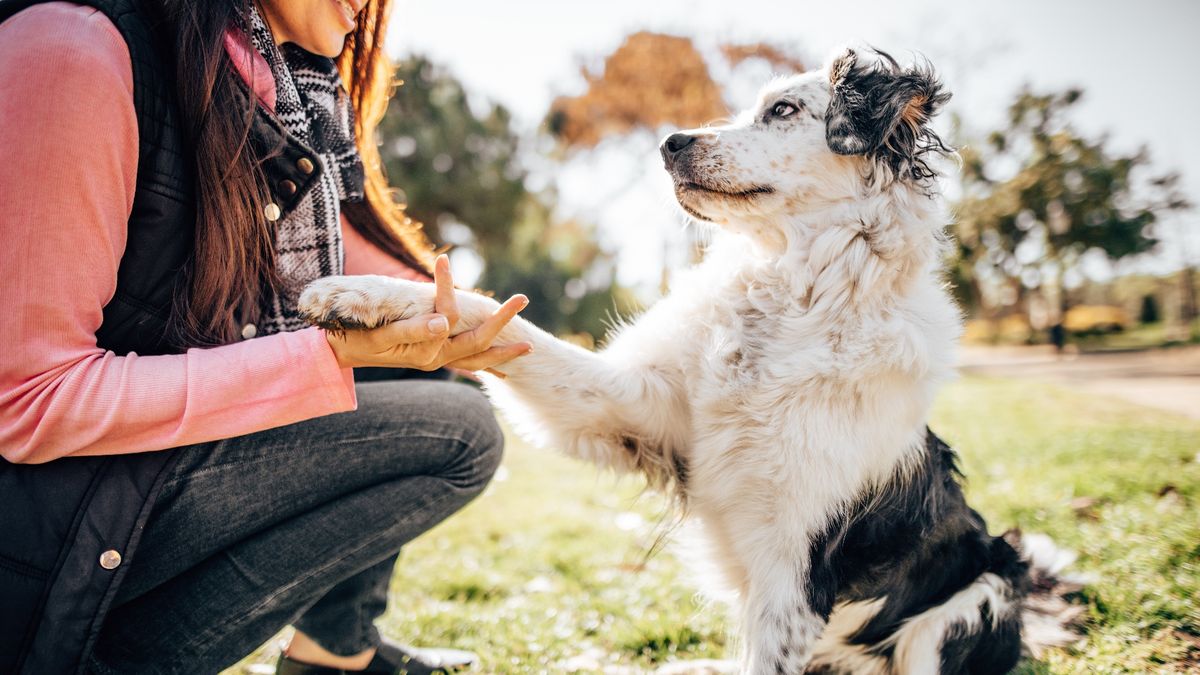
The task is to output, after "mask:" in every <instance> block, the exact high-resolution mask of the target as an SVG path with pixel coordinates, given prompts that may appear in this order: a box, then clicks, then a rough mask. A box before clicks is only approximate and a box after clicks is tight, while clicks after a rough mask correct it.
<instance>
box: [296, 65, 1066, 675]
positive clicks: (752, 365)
mask: <svg viewBox="0 0 1200 675" xmlns="http://www.w3.org/2000/svg"><path fill="white" fill-rule="evenodd" d="M948 99H949V93H947V92H946V91H945V89H944V87H943V85H942V84H941V82H940V81H939V80H938V78H937V76H936V75H935V73H934V72H933V70H932V68H931V67H930V66H929V64H928V63H927V62H922V63H918V64H915V65H911V66H901V65H900V64H899V63H898V62H897V61H896V60H895V59H893V58H892V57H891V56H889V55H887V54H886V53H883V52H879V51H874V50H873V51H871V52H864V53H862V54H860V53H858V52H857V51H855V50H846V51H844V52H842V53H840V54H838V55H837V56H836V58H833V59H832V60H831V61H830V62H829V63H828V64H827V65H826V66H825V67H824V68H822V69H821V70H820V71H816V72H810V73H805V74H801V75H797V76H792V77H788V78H783V79H778V80H776V81H774V82H772V83H770V84H768V85H767V86H766V87H765V88H764V89H763V90H762V91H761V93H760V95H759V98H758V101H757V103H756V104H755V105H754V106H753V107H751V108H750V109H748V110H747V111H745V112H744V113H742V114H741V115H740V116H738V117H737V118H736V119H734V120H733V121H732V122H730V123H728V124H726V125H722V126H712V127H705V128H700V129H694V130H690V131H684V132H680V133H675V134H672V135H670V136H669V137H667V138H666V139H665V140H664V141H663V142H662V145H661V153H662V156H663V160H664V165H665V167H666V169H667V171H668V172H670V174H671V176H672V178H673V180H674V187H675V197H676V199H677V201H678V203H679V205H680V206H681V207H682V209H683V210H684V211H685V212H686V213H687V214H689V215H690V216H691V217H692V218H693V219H695V220H698V221H703V222H706V223H711V224H713V225H715V226H716V230H717V233H716V234H715V235H714V237H713V240H712V243H711V245H710V246H709V248H708V250H707V253H706V256H705V258H704V260H703V261H702V262H701V263H699V264H698V265H697V266H696V267H694V268H693V269H691V270H689V271H688V272H686V274H685V276H683V277H682V278H680V279H679V280H678V281H677V282H676V283H675V284H674V288H673V289H672V292H671V293H670V295H669V296H668V297H666V298H664V299H663V300H661V301H660V302H658V303H657V304H655V305H654V306H653V307H651V308H650V309H649V310H648V311H647V312H646V313H645V314H644V315H642V316H641V317H640V318H638V319H637V320H636V321H634V322H632V323H631V324H629V325H626V326H624V327H622V328H620V329H619V330H618V331H617V332H616V335H615V336H614V337H613V338H612V339H611V341H610V343H609V344H608V345H607V347H606V348H604V349H603V350H602V351H599V352H592V351H588V350H585V349H582V348H580V347H577V346H575V345H572V344H568V343H566V342H563V341H560V340H558V339H556V338H554V337H552V336H550V335H548V334H546V333H544V332H542V331H540V330H539V329H537V328H536V327H534V326H532V325H531V324H529V323H528V322H525V321H524V320H522V319H519V318H518V319H515V320H514V321H513V322H511V323H510V324H509V325H508V327H506V328H505V329H504V331H503V332H502V333H501V335H500V337H499V342H498V343H500V344H504V343H514V342H518V341H528V342H531V343H532V344H533V345H534V351H533V353H532V354H530V355H528V356H525V357H522V358H519V359H517V360H515V361H513V362H511V363H509V364H506V365H505V366H503V367H502V370H504V371H505V375H506V377H505V378H503V379H499V378H495V377H486V376H485V378H486V388H487V390H488V392H489V395H490V396H491V397H492V398H493V400H494V401H495V403H496V404H497V405H498V407H499V408H500V409H501V410H502V411H503V412H504V413H505V414H506V416H507V417H508V418H509V419H510V420H511V421H512V422H513V424H514V427H515V428H516V429H517V431H518V432H519V433H521V434H522V435H524V436H526V437H527V438H529V439H531V440H533V441H535V442H537V443H539V444H541V445H543V446H547V447H552V448H557V449H560V450H564V451H566V452H567V453H568V454H570V455H573V456H575V457H579V458H582V459H584V460H587V461H589V462H592V463H594V464H597V465H600V466H603V467H609V468H612V469H615V470H617V471H619V472H632V473H637V474H640V475H641V476H643V477H645V479H646V480H647V481H648V482H649V484H650V485H651V486H653V487H654V488H657V489H659V490H661V491H662V492H664V493H666V494H668V495H670V496H671V497H672V498H673V500H674V502H675V503H676V504H677V506H678V508H679V510H680V512H682V513H685V514H686V516H687V518H688V519H689V520H690V521H692V522H693V523H694V524H696V525H697V526H698V529H699V530H700V531H701V533H702V537H703V541H704V550H705V553H704V558H705V559H706V562H707V563H710V564H711V565H712V566H714V567H715V568H716V570H717V572H718V574H719V578H720V580H721V583H722V584H723V588H724V589H725V590H726V591H728V593H729V595H730V596H731V597H732V603H733V606H734V608H735V612H734V613H735V615H736V617H735V618H736V621H737V625H738V627H739V629H738V632H739V636H740V639H739V644H740V659H739V670H740V671H741V672H744V673H748V674H750V675H766V674H773V673H801V672H807V673H833V672H838V673H842V672H844V673H1003V672H1007V671H1008V670H1010V669H1011V668H1012V667H1013V666H1014V665H1015V664H1016V663H1017V661H1018V659H1019V658H1020V656H1021V654H1022V651H1023V648H1024V650H1025V651H1032V652H1035V653H1036V652H1037V651H1038V650H1039V649H1041V648H1043V647H1045V646H1049V645H1056V644H1063V643H1064V642H1067V641H1069V640H1071V639H1072V633H1071V632H1070V631H1069V630H1068V628H1067V623H1068V622H1069V621H1070V620H1071V619H1072V618H1073V615H1074V614H1075V613H1077V612H1078V610H1077V609H1076V608H1073V607H1072V606H1071V605H1069V604H1068V603H1067V602H1065V601H1064V600H1063V599H1062V597H1061V596H1062V595H1063V594H1064V593H1065V592H1066V591H1067V590H1070V582H1069V581H1068V580H1066V579H1065V578H1064V577H1062V576H1060V572H1061V571H1062V569H1063V567H1064V566H1065V564H1066V563H1067V562H1069V557H1068V556H1067V555H1066V554H1064V553H1063V552H1061V551H1059V550H1058V549H1056V548H1054V547H1053V545H1052V544H1050V543H1049V541H1048V540H1046V539H1045V538H1040V537H1024V538H1023V537H1021V536H1020V535H1019V534H1018V533H1016V532H1015V531H1014V532H1009V533H1007V534H1005V535H1004V536H1000V537H996V536H992V535H990V534H988V531H987V528H986V525H985V523H984V521H983V519H982V518H981V517H980V516H979V514H978V513H976V512H975V511H973V510H972V509H971V508H970V507H969V506H968V505H967V503H966V501H965V500H964V498H963V493H962V491H961V489H960V483H959V481H960V476H959V473H958V469H957V468H956V456H955V453H954V451H953V450H951V449H950V448H949V447H947V446H946V444H945V443H943V442H942V441H941V440H940V439H939V438H938V437H937V436H936V435H934V434H933V432H931V431H930V430H929V429H928V428H927V426H926V421H927V418H928V415H929V410H930V406H931V404H932V402H933V399H934V395H935V394H936V393H937V391H938V388H939V386H940V385H941V384H942V383H943V382H945V381H946V380H947V379H948V378H949V377H951V375H952V370H953V368H952V352H953V350H954V347H955V344H956V342H957V340H958V337H959V334H960V331H961V317H960V314H959V312H958V310H957V308H956V307H955V305H954V303H953V302H952V300H951V298H950V297H949V294H948V292H947V289H946V287H945V284H944V283H943V281H942V279H941V276H940V261H941V260H942V256H943V251H944V250H945V248H946V245H945V236H944V234H943V227H944V225H945V223H946V222H947V220H948V219H947V216H946V215H945V213H944V211H943V209H942V206H941V204H940V195H939V188H938V178H939V175H938V172H937V171H936V169H935V168H934V165H933V164H932V162H933V160H934V159H935V158H936V157H937V156H938V155H947V154H951V153H952V151H951V150H950V149H949V148H948V147H946V146H945V145H944V144H943V143H942V141H941V140H940V139H939V138H938V136H937V134H936V133H935V132H934V131H933V130H932V129H931V127H930V121H931V119H932V118H933V117H934V116H935V115H936V114H937V113H938V111H939V110H940V108H941V107H942V106H943V105H944V104H945V103H946V101H947V100H948ZM433 301H434V294H433V288H432V286H431V285H430V284H419V283H414V282H408V281H403V280H398V279H392V278H387V277H370V276H366V277H331V278H326V279H322V280H318V281H316V282H314V283H313V284H311V285H310V286H309V287H308V288H307V289H306V291H305V292H304V293H303V295H302V297H301V299H300V308H301V311H302V313H303V315H304V316H305V317H307V318H308V319H309V320H310V321H311V322H313V323H315V324H317V325H322V326H326V327H332V328H337V329H346V328H356V327H374V326H379V325H382V324H384V323H386V322H388V321H393V320H397V319H401V318H407V317H411V316H416V315H420V314H424V313H428V312H431V311H433ZM458 301H459V307H460V312H461V318H460V322H459V325H458V326H457V327H456V330H469V329H470V328H472V327H474V326H476V325H478V324H479V323H480V322H481V321H482V320H484V319H485V318H486V317H487V316H489V315H490V314H491V313H492V312H493V311H494V310H495V309H496V307H497V304H496V302H495V301H493V300H491V299H489V298H486V297H484V296H482V295H478V294H471V293H461V292H460V293H459V300H458Z"/></svg>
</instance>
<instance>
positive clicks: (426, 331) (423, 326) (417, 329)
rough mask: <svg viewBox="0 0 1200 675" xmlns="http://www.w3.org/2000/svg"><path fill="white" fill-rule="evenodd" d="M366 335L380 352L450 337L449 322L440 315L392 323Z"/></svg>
mask: <svg viewBox="0 0 1200 675" xmlns="http://www.w3.org/2000/svg"><path fill="white" fill-rule="evenodd" d="M368 333H369V334H370V336H371V339H372V341H374V343H375V344H376V345H377V346H379V347H380V348H381V350H382V349H383V348H391V347H395V346H396V345H407V344H414V343H418V342H428V341H430V340H438V341H441V340H444V339H445V338H446V337H448V336H449V335H450V320H449V319H448V318H446V317H445V316H444V315H442V314H423V315H421V316H414V317H413V318H411V319H404V320H403V321H393V322H392V323H389V324H385V325H383V326H380V327H379V328H375V329H372V330H370V331H368Z"/></svg>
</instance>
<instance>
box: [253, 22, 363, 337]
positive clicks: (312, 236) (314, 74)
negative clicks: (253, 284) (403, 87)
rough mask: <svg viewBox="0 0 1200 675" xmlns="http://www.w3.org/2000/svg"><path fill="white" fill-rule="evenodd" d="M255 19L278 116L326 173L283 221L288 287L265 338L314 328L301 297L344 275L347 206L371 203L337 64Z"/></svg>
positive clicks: (268, 313) (272, 308) (283, 283)
mask: <svg viewBox="0 0 1200 675" xmlns="http://www.w3.org/2000/svg"><path fill="white" fill-rule="evenodd" d="M249 19H250V30H249V32H250V39H251V42H252V44H253V45H254V48H255V49H256V50H258V52H259V53H260V54H262V56H263V58H264V59H266V61H267V64H268V65H269V66H270V67H271V73H272V74H273V75H274V76H275V90H276V102H275V115H276V117H277V118H278V119H279V122H280V123H281V124H282V125H283V127H284V129H286V130H287V132H288V133H289V134H290V135H292V136H294V137H295V138H296V139H298V140H299V141H300V142H302V143H303V144H304V145H306V146H308V147H309V148H312V149H313V150H314V151H315V152H316V154H317V156H318V157H319V158H320V161H321V168H322V171H321V177H320V181H319V183H318V184H317V186H316V187H315V188H314V189H312V190H310V191H309V192H308V194H307V195H305V197H304V198H303V199H302V200H301V201H300V203H299V204H297V205H296V208H295V209H293V210H292V211H291V212H289V213H288V214H287V217H286V218H283V219H281V220H279V221H277V222H276V223H275V267H276V272H277V274H278V277H279V281H280V284H279V288H278V289H277V293H276V294H275V296H274V297H273V298H272V299H271V300H270V302H269V303H268V304H267V305H266V306H265V307H264V308H263V314H262V316H261V317H260V318H259V321H258V334H260V335H261V334H270V333H278V332H282V331H292V330H299V329H301V328H304V327H306V326H307V325H308V324H307V323H305V322H304V321H303V320H301V319H300V317H299V316H298V315H297V313H296V303H297V301H298V300H299V297H300V292H301V291H302V290H303V289H304V286H305V285H307V284H308V283H309V282H310V281H313V280H314V279H318V278H320V277H325V276H329V275H332V274H341V273H342V262H343V255H342V230H341V223H340V213H341V206H340V201H357V200H361V199H362V198H363V166H362V158H361V157H360V156H359V154H358V147H357V146H356V145H355V142H354V107H353V106H352V105H351V103H350V97H349V95H348V94H347V93H346V89H345V87H344V86H343V85H342V79H341V76H340V75H339V74H338V71H337V66H336V65H335V64H334V62H333V59H329V58H326V57H323V56H317V55H315V54H312V53H310V52H307V51H304V50H303V49H300V48H299V47H296V46H295V45H291V44H286V45H283V47H282V49H281V48H280V47H279V46H277V45H276V44H275V38H274V37H273V36H272V35H271V29H270V28H269V27H268V26H267V24H266V22H265V21H263V19H262V16H260V15H259V13H258V10H257V8H255V7H254V6H253V5H251V8H250V17H249Z"/></svg>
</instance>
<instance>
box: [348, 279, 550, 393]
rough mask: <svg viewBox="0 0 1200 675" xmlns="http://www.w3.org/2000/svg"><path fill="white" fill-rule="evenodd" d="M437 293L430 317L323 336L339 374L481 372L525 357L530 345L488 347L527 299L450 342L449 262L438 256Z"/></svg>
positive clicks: (517, 299)
mask: <svg viewBox="0 0 1200 675" xmlns="http://www.w3.org/2000/svg"><path fill="white" fill-rule="evenodd" d="M433 280H434V285H435V286H436V289H437V291H436V292H437V297H436V299H435V301H434V313H433V314H426V315H423V316H416V317H413V318H411V319H405V320H403V321H395V322H392V323H389V324H387V325H384V326H380V327H379V328H372V329H368V330H348V331H345V332H343V333H340V334H334V333H330V332H326V333H325V337H326V339H327V340H329V346H330V347H332V348H333V353H334V356H336V357H337V361H338V365H340V366H341V367H343V368H360V367H364V366H376V367H383V368H415V369H417V370H426V371H428V370H437V369H438V368H442V367H449V368H459V369H462V370H485V369H489V368H492V367H494V366H498V365H500V364H503V363H507V362H509V361H511V360H513V359H515V358H517V357H518V356H523V355H525V354H528V353H529V352H530V351H532V350H533V345H531V344H529V343H528V342H518V343H516V344H512V345H505V346H502V347H493V346H492V342H493V341H494V340H495V339H496V336H497V335H499V334H500V331H501V330H502V329H503V328H504V326H505V325H507V324H508V322H509V321H511V320H512V319H513V317H515V316H516V315H517V313H518V312H520V311H521V310H523V309H525V307H526V305H528V304H529V299H528V298H526V297H525V296H523V295H514V296H513V297H511V298H509V299H508V300H507V301H506V302H505V303H504V304H502V305H500V307H499V308H498V309H497V310H496V311H495V312H494V313H493V314H492V315H491V316H490V317H489V318H488V319H487V320H485V321H484V322H483V323H481V324H480V325H479V326H477V327H476V328H475V329H473V330H470V331H466V332H464V333H460V334H458V335H455V336H454V337H451V334H452V333H453V330H454V325H455V324H456V323H457V322H458V303H457V301H456V300H455V297H454V282H453V280H452V279H451V277H450V261H449V259H448V258H447V257H446V256H445V255H440V256H438V258H437V261H436V262H435V263H434V267H433Z"/></svg>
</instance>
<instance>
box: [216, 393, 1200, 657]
mask: <svg viewBox="0 0 1200 675" xmlns="http://www.w3.org/2000/svg"><path fill="white" fill-rule="evenodd" d="M933 426H934V428H935V429H937V430H938V432H939V433H940V434H941V435H942V436H943V437H944V438H945V439H946V440H947V441H949V442H951V443H952V444H953V445H954V446H956V447H957V448H959V450H960V451H961V453H962V455H963V469H964V471H965V472H966V474H967V476H968V480H969V487H968V493H969V499H970V500H971V502H972V504H973V505H974V506H975V508H977V509H978V510H980V511H981V512H982V513H983V514H984V516H985V517H986V518H987V519H988V522H989V524H990V525H991V527H992V529H993V531H995V532H999V531H1001V530H1003V529H1006V528H1008V527H1009V526H1012V525H1020V526H1021V527H1022V528H1023V529H1024V530H1026V531H1037V532H1045V533H1048V534H1050V535H1051V536H1053V537H1054V538H1055V539H1056V541H1057V542H1058V543H1060V544H1061V545H1064V546H1066V547H1068V548H1072V549H1074V550H1076V551H1078V552H1079V554H1080V558H1079V561H1078V563H1077V565H1076V567H1077V569H1079V570H1080V571H1082V572H1085V573H1088V574H1090V575H1092V576H1093V577H1094V578H1095V582H1094V583H1092V584H1091V585H1089V586H1088V587H1087V588H1086V589H1085V590H1084V591H1083V593H1082V594H1081V596H1080V598H1079V602H1082V603H1085V604H1086V605H1087V612H1086V621H1087V625H1086V637H1085V639H1084V640H1083V641H1082V642H1081V644H1080V645H1079V646H1078V647H1077V648H1074V649H1070V650H1063V651H1055V652H1053V653H1050V654H1049V655H1047V656H1045V657H1044V658H1043V659H1042V660H1040V661H1038V662H1034V663H1026V664H1024V665H1023V666H1022V672H1024V673H1119V672H1138V673H1144V672H1168V673H1169V672H1200V609H1198V604H1197V598H1198V597H1200V516H1198V515H1197V513H1198V511H1197V508H1198V507H1200V423H1197V422H1193V421H1189V420H1186V419H1183V418H1180V417H1176V416H1172V415H1169V414H1166V413H1158V412H1154V411H1150V410H1147V409H1144V408H1138V407H1133V406H1130V405H1128V404H1125V403H1120V402H1116V401H1113V400H1109V399H1104V398H1094V397H1084V396H1081V395H1078V394H1075V393H1072V392H1068V391H1066V390H1062V389H1057V388H1054V387H1049V386H1046V385H1042V384H1037V385H1030V384H1028V383H1024V382H1017V381H1008V380H990V379H980V378H967V379H964V380H962V381H959V382H957V383H955V384H953V385H952V386H950V387H948V388H947V389H946V390H945V391H944V392H943V394H942V396H941V397H940V399H939V401H938V405H937V407H936V410H935V414H934V418H933ZM639 491H640V489H639V486H638V485H637V484H635V483H634V482H633V481H629V480H627V481H624V482H617V481H615V480H614V479H612V478H609V477H606V476H601V475H598V474H597V473H596V472H595V471H594V470H593V469H592V468H591V467H588V466H584V465H581V464H578V463H575V462H572V461H569V460H566V459H563V458H561V457H558V456H556V455H553V454H550V453H545V452H541V451H537V450H534V449H531V448H529V447H527V446H525V445H524V444H522V443H521V442H519V441H518V440H516V439H515V438H514V439H511V440H510V445H509V451H508V454H507V458H506V460H505V465H504V468H503V469H502V470H501V473H500V474H499V475H498V477H497V480H496V481H495V482H494V483H493V485H492V486H491V487H490V488H489V490H488V492H487V493H485V494H484V495H483V496H482V497H481V498H480V499H479V500H477V501H476V502H475V503H473V504H472V505H470V506H469V507H468V508H467V509H465V510H464V511H463V512H462V513H460V514H458V515H457V516H456V517H454V518H452V519H450V520H449V521H448V522H447V523H445V524H443V525H442V526H440V527H438V528H436V529H435V530H433V531H432V532H429V533H427V534H426V535H425V536H423V537H421V538H420V539H419V540H417V541H416V542H413V543H412V544H411V545H410V546H409V547H408V548H407V549H406V551H405V553H404V555H403V556H402V558H401V562H400V565H399V566H398V567H397V570H396V575H395V577H394V579H393V582H392V587H391V594H392V602H391V606H392V607H394V608H396V609H393V610H392V611H390V612H389V613H388V614H387V615H386V616H385V617H383V619H382V620H381V621H380V626H381V629H382V630H383V631H384V632H386V633H388V634H389V635H392V636H395V637H398V638H402V639H409V640H413V641H418V642H420V643H423V644H441V645H453V646H457V647H461V648H465V649H472V650H475V651H477V652H479V653H480V654H482V655H483V658H484V666H483V669H482V670H483V671H484V672H489V673H542V672H545V673H560V672H614V673H622V672H631V673H635V672H642V671H645V670H650V669H653V667H654V666H655V665H657V664H661V663H663V662H666V661H668V660H672V659H677V658H701V657H718V656H721V655H723V654H724V653H725V651H726V648H727V645H728V638H727V634H728V628H729V627H728V624H727V623H726V622H725V621H724V619H723V615H722V612H721V611H720V609H719V608H717V607H706V606H705V605H704V604H703V603H702V602H701V601H700V600H698V598H697V596H696V593H695V587H694V586H693V585H692V584H691V583H689V580H688V579H689V576H688V573H687V571H686V570H685V568H684V567H683V566H682V565H681V564H680V562H679V561H678V560H677V559H676V558H675V557H674V556H673V554H672V553H671V550H670V548H669V547H668V548H667V550H665V551H664V552H660V553H657V554H655V555H653V556H651V557H649V558H647V557H646V551H647V549H648V548H649V547H650V546H651V544H652V543H653V541H654V539H655V536H656V535H657V529H656V523H657V522H658V521H659V518H660V516H661V515H662V514H661V508H662V503H661V502H660V501H659V500H658V499H656V498H654V497H652V496H641V497H639ZM271 651H272V648H271V647H269V646H268V647H267V648H265V649H263V650H260V651H259V653H257V654H255V655H254V656H252V657H250V658H248V659H247V660H246V661H244V662H243V664H241V666H240V667H239V668H235V669H232V670H231V671H229V673H230V674H232V673H238V672H250V673H254V672H271V671H270V669H269V668H268V667H264V666H260V665H256V664H263V663H270V662H271V660H272V659H271Z"/></svg>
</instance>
